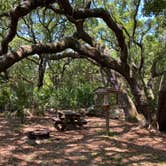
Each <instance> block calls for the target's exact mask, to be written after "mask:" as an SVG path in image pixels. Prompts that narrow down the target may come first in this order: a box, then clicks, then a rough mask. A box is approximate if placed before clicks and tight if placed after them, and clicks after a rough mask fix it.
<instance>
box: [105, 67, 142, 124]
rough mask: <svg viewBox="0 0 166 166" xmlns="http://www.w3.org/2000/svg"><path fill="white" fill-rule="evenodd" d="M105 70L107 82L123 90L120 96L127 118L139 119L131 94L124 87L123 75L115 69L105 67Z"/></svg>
mask: <svg viewBox="0 0 166 166" xmlns="http://www.w3.org/2000/svg"><path fill="white" fill-rule="evenodd" d="M104 71H105V73H106V77H107V82H108V83H110V84H111V85H112V86H113V87H114V88H115V89H121V91H122V93H121V96H120V105H122V106H123V110H124V113H125V120H126V121H139V120H138V119H137V115H138V112H137V109H136V107H135V104H134V102H133V101H132V99H131V98H130V96H129V95H128V94H127V92H126V90H125V89H124V88H123V86H124V84H125V83H124V80H123V78H122V76H121V75H120V74H119V73H117V72H116V71H114V70H108V69H104ZM108 83H107V84H108Z"/></svg>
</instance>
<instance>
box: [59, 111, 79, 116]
mask: <svg viewBox="0 0 166 166" xmlns="http://www.w3.org/2000/svg"><path fill="white" fill-rule="evenodd" d="M58 113H59V114H61V115H65V116H72V115H73V116H81V115H80V113H78V112H75V111H73V110H63V111H58Z"/></svg>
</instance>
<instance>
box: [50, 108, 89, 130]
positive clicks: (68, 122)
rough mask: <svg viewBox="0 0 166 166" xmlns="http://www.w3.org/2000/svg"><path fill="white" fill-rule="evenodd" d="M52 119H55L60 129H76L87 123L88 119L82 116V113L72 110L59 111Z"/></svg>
mask: <svg viewBox="0 0 166 166" xmlns="http://www.w3.org/2000/svg"><path fill="white" fill-rule="evenodd" d="M52 120H53V121H54V126H55V128H56V129H57V130H59V131H64V130H65V129H76V128H80V127H83V125H85V124H87V121H86V120H85V119H84V118H83V117H82V116H81V114H79V113H77V112H74V111H72V110H65V111H58V112H57V117H56V118H53V119H52Z"/></svg>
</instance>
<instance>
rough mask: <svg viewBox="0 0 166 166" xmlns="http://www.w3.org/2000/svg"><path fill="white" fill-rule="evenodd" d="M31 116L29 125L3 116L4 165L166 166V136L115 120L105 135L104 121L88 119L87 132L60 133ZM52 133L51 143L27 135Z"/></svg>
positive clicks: (0, 155) (0, 153)
mask: <svg viewBox="0 0 166 166" xmlns="http://www.w3.org/2000/svg"><path fill="white" fill-rule="evenodd" d="M50 117H51V114H50V115H47V116H45V117H44V118H43V117H42V118H37V117H31V118H29V119H28V120H27V121H26V124H25V125H20V124H19V122H18V121H16V120H15V121H13V120H12V121H9V120H6V119H5V118H4V117H3V116H2V115H1V116H0V165H1V166H10V165H11V166H29V165H34V166H38V165H39V166H54V165H55V166H56V165H57V166H85V165H86V166H114V165H115V166H120V165H121V166H137V165H145V166H166V135H164V134H162V135H161V134H160V133H156V132H152V131H151V132H150V131H147V130H145V129H138V127H137V126H135V125H133V124H130V123H126V122H124V121H119V120H111V122H110V127H111V132H110V136H105V135H104V133H103V131H104V125H105V121H104V119H102V118H94V117H93V118H89V117H88V118H86V119H87V121H88V124H87V126H86V128H85V129H82V130H72V131H65V132H58V131H57V130H56V129H55V128H54V127H53V125H52V122H51V121H50ZM35 128H47V129H49V130H50V131H51V137H50V138H49V139H48V140H42V141H36V142H34V141H30V140H29V139H28V138H27V136H26V132H27V131H30V130H32V129H35Z"/></svg>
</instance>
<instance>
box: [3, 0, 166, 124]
mask: <svg viewBox="0 0 166 166" xmlns="http://www.w3.org/2000/svg"><path fill="white" fill-rule="evenodd" d="M14 2H15V3H13V4H11V3H10V1H6V2H4V5H2V6H3V7H4V9H3V12H1V13H0V18H1V22H0V24H1V26H0V33H1V38H0V40H1V47H0V72H4V73H7V72H6V71H7V69H8V68H10V67H11V66H12V65H13V64H15V63H16V62H18V61H21V60H23V59H25V58H29V57H30V56H33V57H35V56H38V57H39V62H38V65H39V84H38V86H39V87H40V86H42V84H43V76H44V73H45V70H46V68H47V66H49V62H50V60H51V61H52V60H59V59H63V58H85V59H88V60H90V61H92V62H93V63H95V64H97V65H99V66H102V67H103V68H107V69H111V70H115V71H116V72H118V73H119V74H120V75H121V76H122V77H123V79H124V80H125V81H126V82H127V84H128V87H129V89H130V92H131V94H132V95H133V97H134V101H135V105H136V108H137V111H138V112H139V113H142V114H143V115H144V117H145V118H146V120H147V122H148V123H151V121H152V119H153V118H152V113H153V112H154V104H153V103H154V99H155V98H154V95H153V86H152V84H153V82H154V79H153V78H154V77H155V76H158V75H161V73H163V71H164V68H163V69H162V71H161V72H160V74H158V72H157V66H158V64H159V62H160V60H159V59H161V58H160V57H162V58H163V59H164V56H165V55H164V54H162V53H161V52H162V51H161V50H159V49H158V50H154V49H153V48H152V47H154V48H155V49H156V48H158V47H160V43H159V42H158V40H156V38H157V39H159V38H160V37H159V36H157V35H158V34H159V31H160V30H161V29H160V28H159V27H160V23H158V22H157V19H160V18H161V17H162V16H160V17H157V18H156V19H155V18H152V19H148V18H146V19H145V20H144V19H143V16H142V15H141V8H142V6H143V4H142V1H141V0H136V1H130V0H128V1H117V0H114V1H97V0H96V1H78V0H77V1H69V0H63V1H61V0H43V1H40V0H24V1H14ZM5 4H6V5H5ZM159 29H160V30H159ZM163 31H164V30H161V32H162V33H163ZM155 33H156V34H155ZM16 41H19V43H18V44H16V46H15V47H13V45H14V44H15V42H16ZM163 48H164V46H163ZM159 54H160V55H159ZM164 61H165V59H164ZM147 65H148V66H147ZM150 66H151V67H150ZM163 66H164V65H163ZM165 119H166V118H165Z"/></svg>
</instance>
